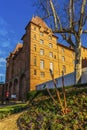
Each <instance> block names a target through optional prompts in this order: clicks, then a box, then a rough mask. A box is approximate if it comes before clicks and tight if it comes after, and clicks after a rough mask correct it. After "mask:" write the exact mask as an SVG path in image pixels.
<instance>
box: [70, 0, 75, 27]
mask: <svg viewBox="0 0 87 130" xmlns="http://www.w3.org/2000/svg"><path fill="white" fill-rule="evenodd" d="M69 16H70V28H73V21H74V7H73V0H70V7H69Z"/></svg>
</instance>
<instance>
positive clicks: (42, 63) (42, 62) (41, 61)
mask: <svg viewBox="0 0 87 130" xmlns="http://www.w3.org/2000/svg"><path fill="white" fill-rule="evenodd" d="M40 69H44V61H43V60H40Z"/></svg>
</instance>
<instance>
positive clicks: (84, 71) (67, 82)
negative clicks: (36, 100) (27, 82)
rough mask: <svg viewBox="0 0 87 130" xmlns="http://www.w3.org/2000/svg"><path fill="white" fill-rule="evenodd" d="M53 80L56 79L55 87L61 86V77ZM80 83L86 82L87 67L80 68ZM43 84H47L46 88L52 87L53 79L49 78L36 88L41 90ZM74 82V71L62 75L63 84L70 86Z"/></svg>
mask: <svg viewBox="0 0 87 130" xmlns="http://www.w3.org/2000/svg"><path fill="white" fill-rule="evenodd" d="M55 80H56V84H57V87H61V86H62V77H59V78H56V79H55ZM81 83H87V67H86V68H83V69H82V77H81ZM45 84H46V85H47V87H48V88H54V84H53V81H52V80H50V81H48V82H45V83H42V84H39V85H37V86H36V90H42V89H43V87H44V85H45ZM74 84H75V72H73V73H70V74H67V75H64V85H65V86H70V85H74Z"/></svg>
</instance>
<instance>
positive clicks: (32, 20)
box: [31, 16, 49, 28]
mask: <svg viewBox="0 0 87 130" xmlns="http://www.w3.org/2000/svg"><path fill="white" fill-rule="evenodd" d="M31 22H33V23H35V24H36V25H39V26H41V27H43V28H49V27H48V26H47V24H46V23H45V22H44V21H43V20H42V19H41V18H40V17H38V16H35V17H33V18H32V19H31Z"/></svg>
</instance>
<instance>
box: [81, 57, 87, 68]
mask: <svg viewBox="0 0 87 130" xmlns="http://www.w3.org/2000/svg"><path fill="white" fill-rule="evenodd" d="M85 67H87V58H86V57H85V58H84V59H83V58H82V68H85Z"/></svg>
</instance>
